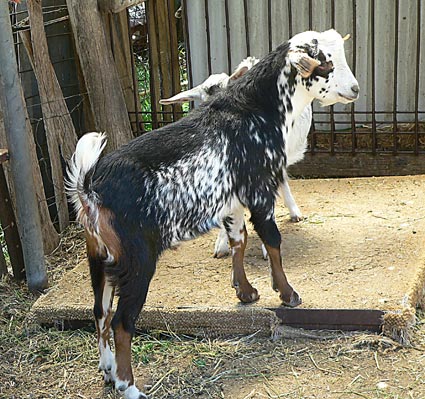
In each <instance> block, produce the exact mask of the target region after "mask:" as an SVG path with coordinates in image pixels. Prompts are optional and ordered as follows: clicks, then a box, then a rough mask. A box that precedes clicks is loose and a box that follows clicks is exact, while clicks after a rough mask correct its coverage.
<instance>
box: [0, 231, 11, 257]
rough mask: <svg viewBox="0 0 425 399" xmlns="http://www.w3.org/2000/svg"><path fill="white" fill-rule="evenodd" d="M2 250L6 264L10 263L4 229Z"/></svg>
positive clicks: (0, 243) (1, 237) (1, 240)
mask: <svg viewBox="0 0 425 399" xmlns="http://www.w3.org/2000/svg"><path fill="white" fill-rule="evenodd" d="M0 248H1V250H2V251H3V255H4V258H5V259H6V262H7V263H9V261H10V260H9V253H8V252H7V247H6V240H5V239H4V232H3V229H1V228H0Z"/></svg>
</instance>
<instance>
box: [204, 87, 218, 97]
mask: <svg viewBox="0 0 425 399" xmlns="http://www.w3.org/2000/svg"><path fill="white" fill-rule="evenodd" d="M219 90H220V88H219V87H218V85H214V86H211V87H208V89H206V90H205V91H206V92H207V94H208V95H209V96H213V95H214V94H216V93H217V92H218V91H219Z"/></svg>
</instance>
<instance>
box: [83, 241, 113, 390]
mask: <svg viewBox="0 0 425 399" xmlns="http://www.w3.org/2000/svg"><path fill="white" fill-rule="evenodd" d="M89 245H90V243H89V241H88V247H89ZM89 250H90V248H89ZM88 259H89V264H90V275H91V281H92V288H93V293H94V308H93V312H94V317H95V324H96V331H97V343H98V347H99V371H103V378H104V380H105V382H107V383H109V382H113V380H114V377H113V375H112V369H113V368H114V362H115V360H114V355H113V353H112V351H111V347H110V342H109V341H110V331H111V318H112V309H111V307H112V300H113V297H114V288H113V286H112V285H111V284H110V283H109V282H108V280H107V279H106V276H105V273H104V265H103V261H102V260H101V259H100V258H99V257H98V256H90V253H89V256H88Z"/></svg>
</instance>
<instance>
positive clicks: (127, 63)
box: [106, 10, 142, 131]
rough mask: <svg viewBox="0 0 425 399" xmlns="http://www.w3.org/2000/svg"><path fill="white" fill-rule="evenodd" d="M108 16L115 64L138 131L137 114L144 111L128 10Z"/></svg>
mask: <svg viewBox="0 0 425 399" xmlns="http://www.w3.org/2000/svg"><path fill="white" fill-rule="evenodd" d="M106 18H107V19H108V20H109V23H108V24H107V25H108V27H109V29H110V30H111V35H110V37H111V43H110V45H111V48H112V52H113V55H114V61H115V66H116V68H117V72H118V75H119V77H120V82H121V87H122V91H123V94H124V100H125V104H126V107H127V111H128V112H129V113H130V114H129V117H130V122H131V124H132V126H135V129H134V131H138V129H139V126H136V124H137V122H139V121H138V118H137V117H136V114H138V115H140V112H141V111H142V109H141V105H140V100H139V92H138V87H137V86H136V85H135V83H137V81H136V82H134V79H133V68H134V65H133V64H132V57H131V51H132V50H131V48H130V37H129V32H128V20H127V11H125V10H124V11H122V12H120V13H117V14H107V15H106Z"/></svg>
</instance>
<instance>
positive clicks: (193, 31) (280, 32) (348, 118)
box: [185, 0, 425, 150]
mask: <svg viewBox="0 0 425 399" xmlns="http://www.w3.org/2000/svg"><path fill="white" fill-rule="evenodd" d="M185 4H186V10H187V25H188V26H187V30H188V37H189V45H190V60H189V64H190V65H189V67H190V74H189V77H190V79H191V80H190V79H189V83H190V84H191V85H196V84H198V83H200V82H201V81H203V80H204V79H205V78H206V77H207V76H209V74H211V73H216V72H223V71H225V72H230V71H231V70H232V69H234V67H235V66H236V65H237V64H238V63H239V62H240V61H241V60H242V59H243V58H244V57H246V56H247V55H254V56H256V57H262V56H264V55H265V54H266V53H268V52H269V50H270V49H272V48H275V47H276V45H278V44H280V43H282V42H283V41H285V40H287V39H288V38H290V37H291V36H292V35H294V34H296V33H298V32H302V31H305V30H309V29H312V30H318V31H321V30H326V29H329V28H331V27H334V28H335V29H336V30H338V31H339V32H340V33H341V34H342V35H345V34H346V33H351V35H352V40H350V41H348V42H347V44H346V55H347V60H348V62H349V64H350V66H351V67H352V69H353V72H354V73H355V75H356V77H357V79H358V80H359V84H360V88H361V95H360V98H359V100H358V101H357V102H356V103H355V104H354V105H353V106H351V105H348V106H343V105H336V106H334V107H333V109H326V108H325V109H324V108H320V107H317V106H315V107H314V109H315V115H314V120H315V125H314V128H315V129H318V130H333V129H335V130H336V131H337V130H340V129H346V128H350V127H352V126H353V122H354V123H355V124H356V125H357V126H361V125H362V124H365V123H373V124H374V128H376V127H377V126H379V125H380V124H382V123H387V122H391V123H392V122H397V123H399V122H415V120H416V121H418V120H419V121H424V120H425V29H421V26H425V2H422V1H421V0H398V1H397V0H337V1H335V0H292V1H291V0H186V2H185ZM353 118H354V120H353ZM320 122H322V123H320ZM323 122H326V123H323ZM422 149H423V148H422ZM419 150H421V149H419Z"/></svg>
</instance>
